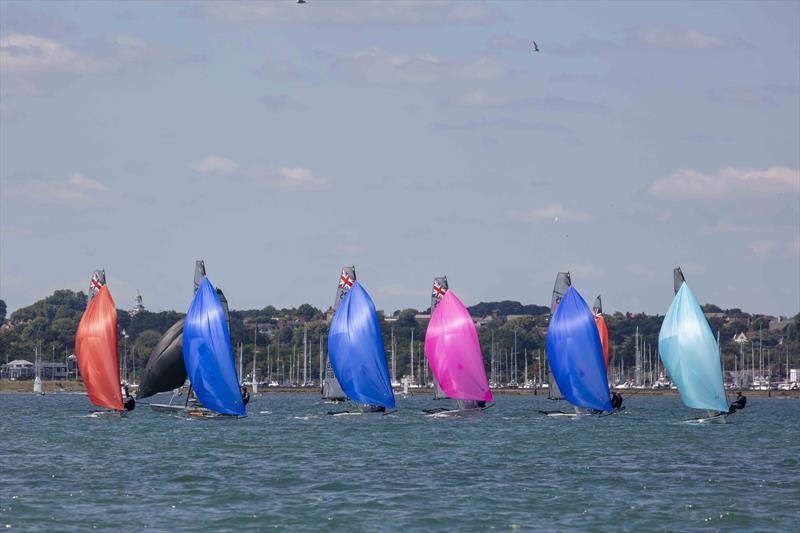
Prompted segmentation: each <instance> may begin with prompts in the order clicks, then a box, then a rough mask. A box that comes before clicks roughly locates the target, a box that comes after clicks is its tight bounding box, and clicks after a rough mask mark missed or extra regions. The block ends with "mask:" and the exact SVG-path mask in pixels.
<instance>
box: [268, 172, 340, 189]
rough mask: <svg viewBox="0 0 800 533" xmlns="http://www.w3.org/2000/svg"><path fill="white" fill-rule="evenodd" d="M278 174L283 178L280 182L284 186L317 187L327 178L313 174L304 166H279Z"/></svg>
mask: <svg viewBox="0 0 800 533" xmlns="http://www.w3.org/2000/svg"><path fill="white" fill-rule="evenodd" d="M278 174H279V175H280V176H281V178H283V180H282V183H281V184H282V185H283V186H285V187H292V188H301V189H317V188H320V187H322V186H324V185H325V184H326V183H327V182H328V179H327V178H325V177H323V176H319V175H315V174H314V173H313V172H311V171H310V170H309V169H307V168H305V167H281V168H280V169H279V170H278Z"/></svg>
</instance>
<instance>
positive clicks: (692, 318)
mask: <svg viewBox="0 0 800 533" xmlns="http://www.w3.org/2000/svg"><path fill="white" fill-rule="evenodd" d="M673 280H674V290H675V297H674V298H673V300H672V304H671V305H670V306H669V309H668V310H667V314H666V315H665V316H664V321H663V322H662V324H661V331H660V332H659V334H658V352H659V355H660V356H661V361H662V362H663V363H664V368H666V369H667V371H668V372H669V375H670V378H672V381H673V382H674V383H675V385H676V386H677V387H678V392H679V393H680V396H681V401H683V403H684V405H686V406H687V407H690V408H693V409H705V410H707V411H710V413H709V415H708V416H704V417H698V418H694V419H691V420H689V421H691V422H724V421H725V420H726V418H727V417H728V400H727V398H726V397H725V388H724V387H723V384H722V366H721V363H720V358H719V348H718V347H717V341H716V339H714V334H713V333H712V332H711V327H710V326H709V325H708V320H706V317H705V315H704V314H703V310H702V309H701V308H700V305H698V303H697V300H696V299H695V297H694V294H692V291H691V289H689V285H687V284H686V280H685V279H684V277H683V272H682V271H681V269H680V268H676V269H675V270H674V271H673Z"/></svg>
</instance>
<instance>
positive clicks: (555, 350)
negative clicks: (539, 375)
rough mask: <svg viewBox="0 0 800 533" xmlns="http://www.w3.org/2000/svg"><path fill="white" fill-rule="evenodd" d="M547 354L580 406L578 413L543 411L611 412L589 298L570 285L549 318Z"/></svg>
mask: <svg viewBox="0 0 800 533" xmlns="http://www.w3.org/2000/svg"><path fill="white" fill-rule="evenodd" d="M547 358H548V360H549V362H550V368H551V369H552V371H553V376H554V378H555V381H556V383H558V388H559V389H560V390H561V393H562V394H563V395H564V399H566V400H567V401H568V402H569V403H571V404H572V405H574V406H575V407H576V408H577V409H576V412H575V413H563V412H546V411H542V413H543V414H546V415H548V416H567V417H575V416H578V415H580V414H598V413H600V412H601V411H607V412H609V413H610V412H612V408H611V395H610V394H609V391H608V378H607V377H606V368H605V364H604V363H603V346H602V344H601V343H600V335H599V334H598V332H597V325H596V324H595V322H594V316H593V315H592V312H591V310H590V309H589V306H588V305H587V304H586V301H584V299H583V298H582V297H581V295H580V294H579V293H578V291H577V290H575V288H574V287H570V288H569V289H567V292H566V293H565V294H564V296H563V297H562V299H561V302H560V303H559V304H558V307H557V309H556V312H555V314H553V318H552V319H551V320H550V325H549V327H548V328H547ZM580 409H585V410H588V412H582V411H580Z"/></svg>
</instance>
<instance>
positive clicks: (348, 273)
mask: <svg viewBox="0 0 800 533" xmlns="http://www.w3.org/2000/svg"><path fill="white" fill-rule="evenodd" d="M355 282H356V267H355V266H345V267H342V271H341V273H340V274H339V285H338V286H337V288H336V298H335V299H334V300H333V308H332V309H333V313H334V316H335V313H336V310H337V309H338V308H339V304H340V303H341V302H342V299H343V298H344V295H345V294H347V293H348V292H349V291H350V288H351V287H352V286H353V283H355ZM320 380H321V381H322V399H323V400H325V401H326V402H330V403H338V402H343V401H345V400H346V399H347V396H346V395H345V393H344V391H343V390H342V386H341V385H339V380H338V379H336V374H335V373H334V371H333V366H331V359H330V356H329V357H328V360H327V361H326V364H325V376H324V378H323V377H322V376H320Z"/></svg>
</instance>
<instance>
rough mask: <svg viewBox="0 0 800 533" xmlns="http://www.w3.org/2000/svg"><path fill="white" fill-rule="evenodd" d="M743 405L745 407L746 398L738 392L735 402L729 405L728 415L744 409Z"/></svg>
mask: <svg viewBox="0 0 800 533" xmlns="http://www.w3.org/2000/svg"><path fill="white" fill-rule="evenodd" d="M745 405H747V397H746V396H745V395H744V394H742V392H741V391H739V393H738V394H736V400H735V401H734V402H733V403H732V404H731V406H730V408H729V409H728V413H729V414H730V413H735V412H736V411H741V410H742V409H744V407H745Z"/></svg>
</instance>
